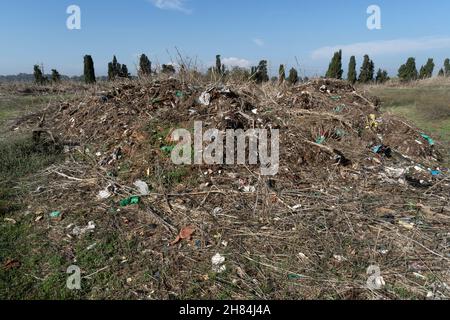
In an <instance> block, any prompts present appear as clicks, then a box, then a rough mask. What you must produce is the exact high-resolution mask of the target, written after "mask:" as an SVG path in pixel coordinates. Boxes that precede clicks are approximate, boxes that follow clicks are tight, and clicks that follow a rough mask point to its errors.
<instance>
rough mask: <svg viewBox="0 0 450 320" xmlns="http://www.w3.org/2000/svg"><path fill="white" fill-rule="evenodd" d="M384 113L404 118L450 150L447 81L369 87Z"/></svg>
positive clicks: (449, 87)
mask: <svg viewBox="0 0 450 320" xmlns="http://www.w3.org/2000/svg"><path fill="white" fill-rule="evenodd" d="M365 90H366V91H368V92H369V93H370V94H372V95H375V96H378V97H379V98H380V99H381V101H382V106H383V110H384V111H388V112H392V113H394V114H396V115H400V116H403V117H405V118H407V119H409V120H410V121H412V122H413V123H414V124H416V125H417V126H418V127H419V128H421V129H423V130H425V131H427V132H428V133H430V134H432V135H434V136H435V138H436V139H437V140H440V141H441V142H443V143H445V144H446V145H447V146H450V81H449V80H447V79H430V80H424V81H420V82H417V83H414V84H410V85H403V86H369V87H367V88H365Z"/></svg>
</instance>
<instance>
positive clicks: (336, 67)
mask: <svg viewBox="0 0 450 320" xmlns="http://www.w3.org/2000/svg"><path fill="white" fill-rule="evenodd" d="M343 73H344V70H342V50H339V51H338V52H336V53H335V54H334V56H333V58H332V59H331V62H330V65H329V66H328V71H327V74H326V77H327V78H334V79H342V75H343Z"/></svg>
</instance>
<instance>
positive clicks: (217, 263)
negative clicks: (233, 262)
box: [211, 253, 227, 273]
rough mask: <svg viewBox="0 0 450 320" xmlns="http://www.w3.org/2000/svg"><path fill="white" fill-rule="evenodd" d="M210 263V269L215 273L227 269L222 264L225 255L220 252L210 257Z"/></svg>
mask: <svg viewBox="0 0 450 320" xmlns="http://www.w3.org/2000/svg"><path fill="white" fill-rule="evenodd" d="M211 263H212V270H213V272H215V273H223V272H225V271H226V270H227V267H226V266H225V265H224V263H225V257H224V256H222V255H221V254H220V253H217V254H216V255H214V257H212V258H211Z"/></svg>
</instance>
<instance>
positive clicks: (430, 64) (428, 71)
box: [419, 58, 435, 79]
mask: <svg viewBox="0 0 450 320" xmlns="http://www.w3.org/2000/svg"><path fill="white" fill-rule="evenodd" d="M434 66H435V65H434V61H433V59H431V58H430V59H428V61H427V63H426V64H425V65H424V66H422V67H421V68H420V72H419V78H420V79H427V78H431V77H432V76H433V71H434Z"/></svg>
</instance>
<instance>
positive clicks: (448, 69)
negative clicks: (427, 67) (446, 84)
mask: <svg viewBox="0 0 450 320" xmlns="http://www.w3.org/2000/svg"><path fill="white" fill-rule="evenodd" d="M444 75H445V76H446V77H450V59H448V58H447V59H445V61H444Z"/></svg>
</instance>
